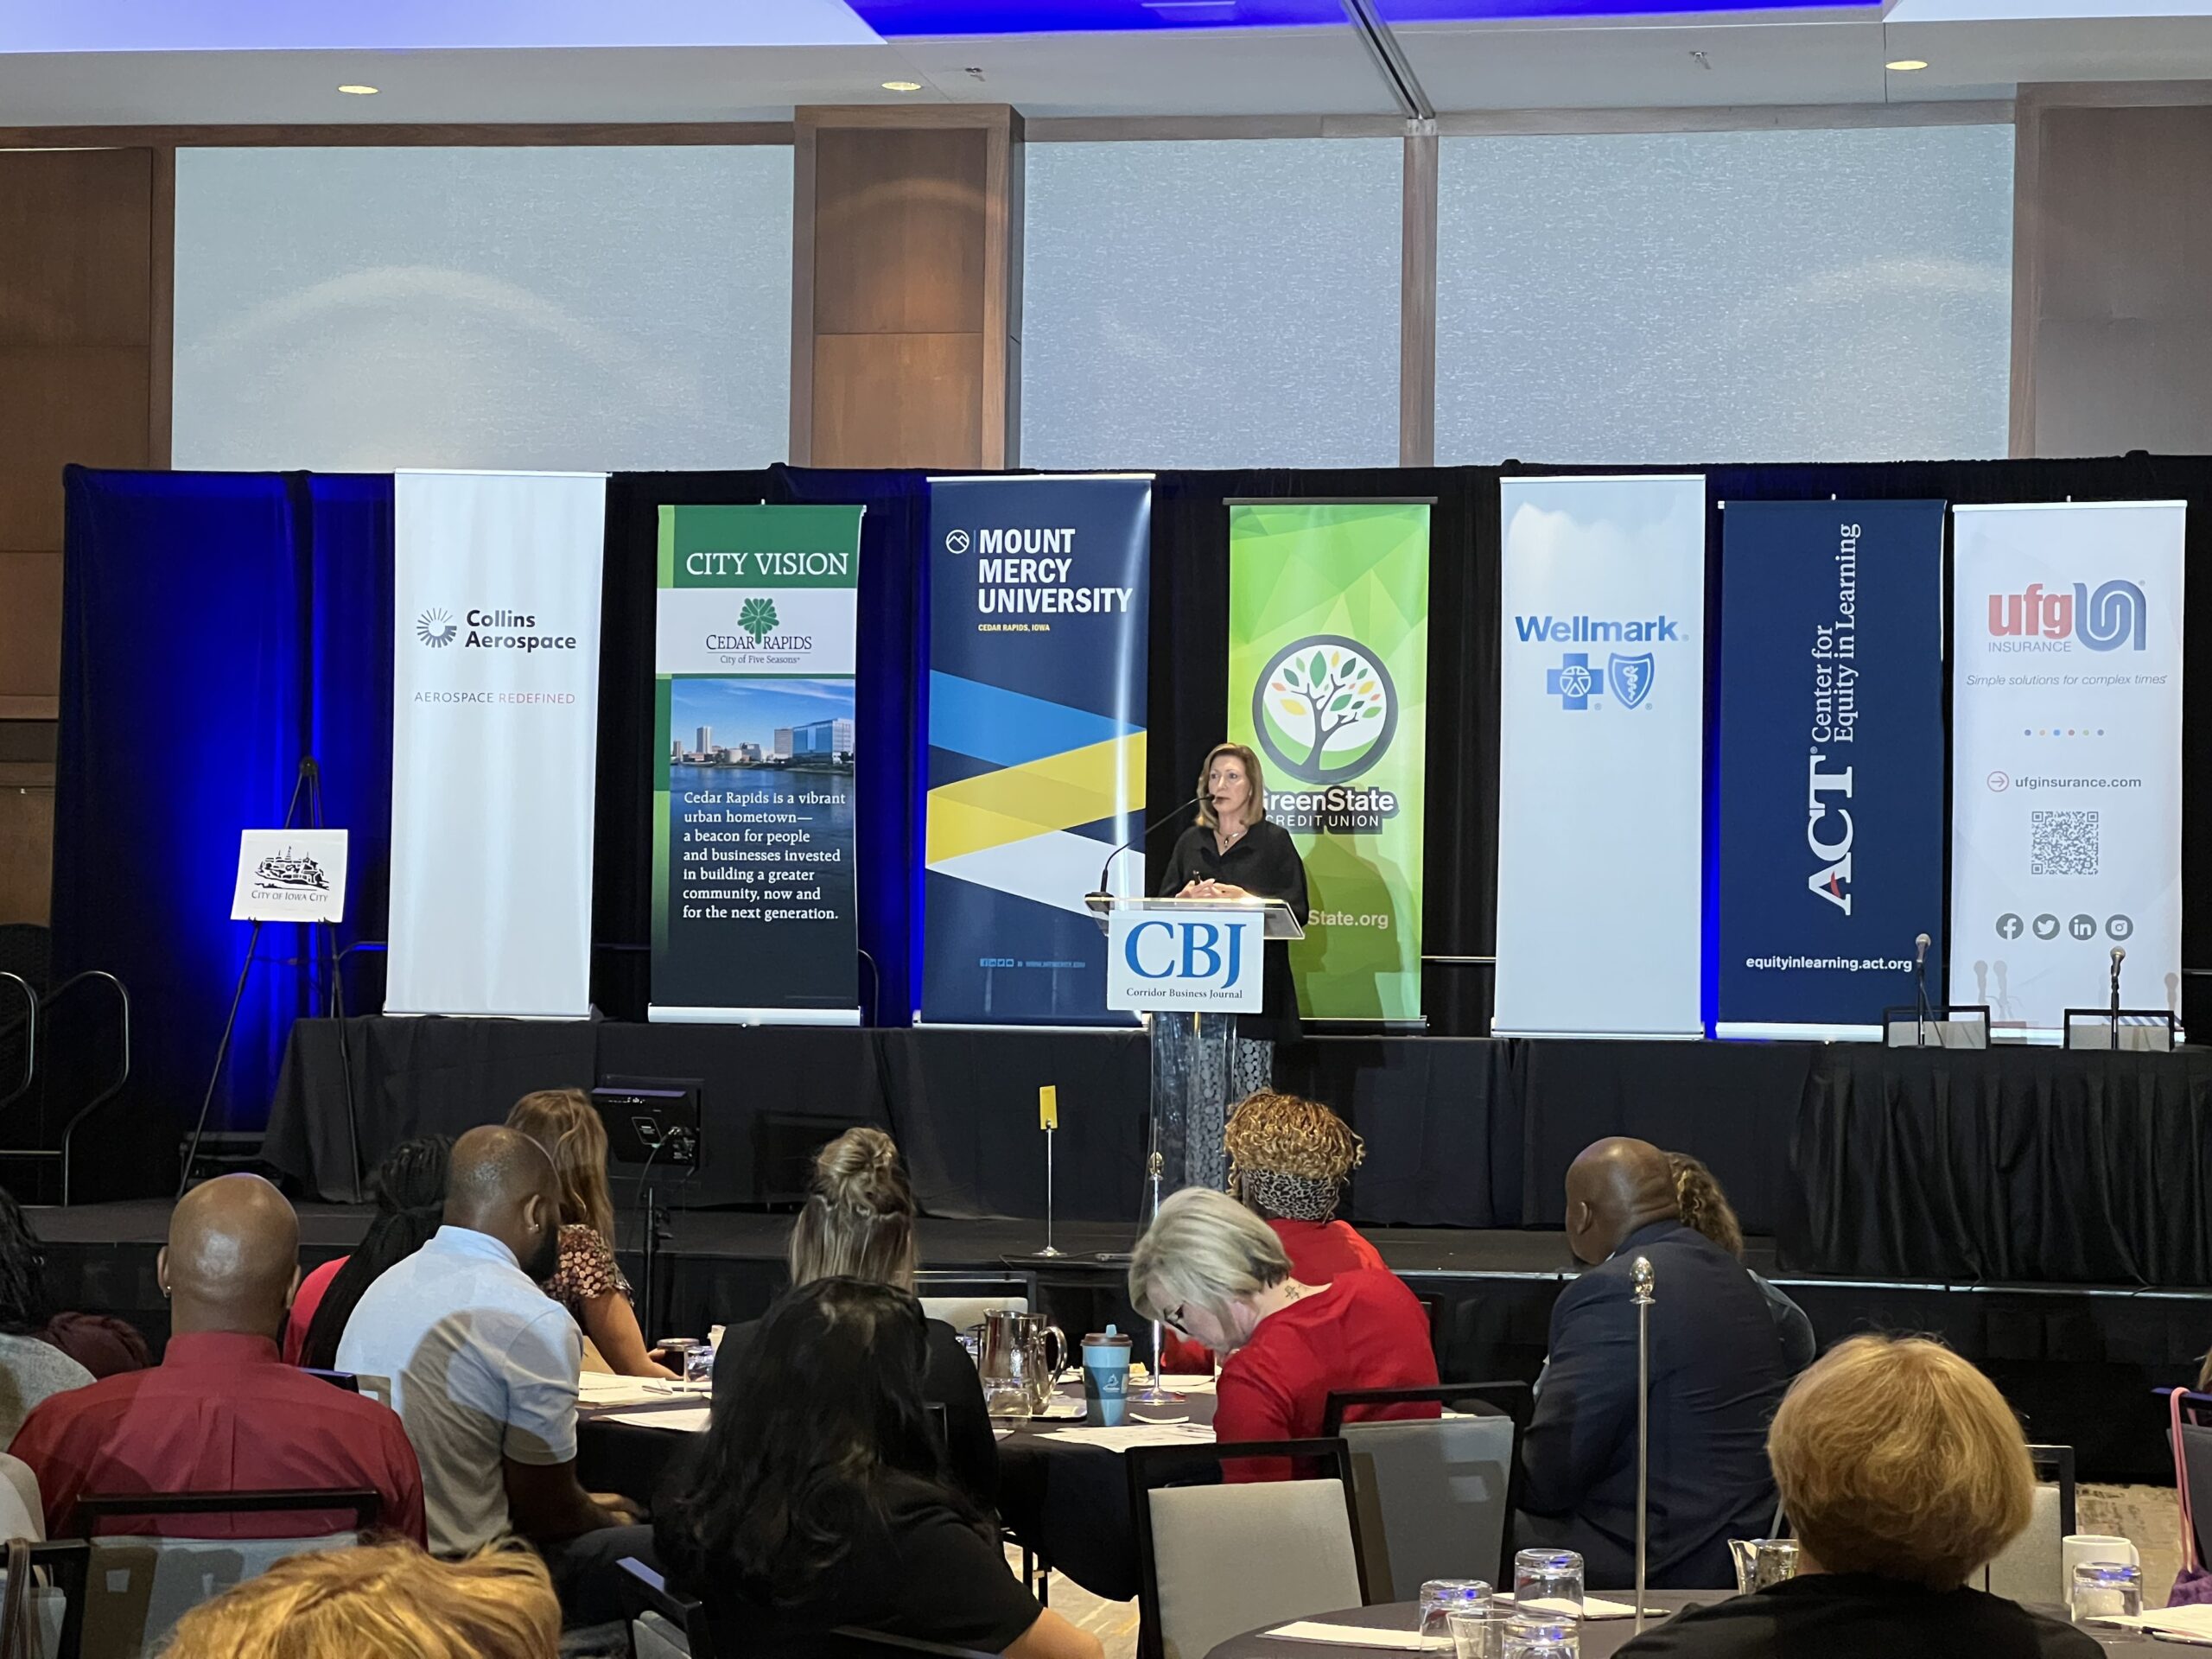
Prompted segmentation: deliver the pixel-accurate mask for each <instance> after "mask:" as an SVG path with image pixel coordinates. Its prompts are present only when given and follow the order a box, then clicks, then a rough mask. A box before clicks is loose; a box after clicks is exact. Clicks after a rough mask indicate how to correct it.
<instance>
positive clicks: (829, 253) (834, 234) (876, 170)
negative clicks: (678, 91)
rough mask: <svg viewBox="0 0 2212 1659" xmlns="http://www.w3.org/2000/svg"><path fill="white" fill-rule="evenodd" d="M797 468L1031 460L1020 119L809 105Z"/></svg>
mask: <svg viewBox="0 0 2212 1659" xmlns="http://www.w3.org/2000/svg"><path fill="white" fill-rule="evenodd" d="M794 135H795V143H796V145H797V156H796V165H795V167H794V168H793V177H794V180H795V189H796V192H797V198H796V200H795V203H794V208H795V211H794V213H793V215H792V237H793V246H792V258H791V271H792V293H791V459H792V460H793V461H798V462H800V463H802V464H811V465H814V466H817V467H1003V466H1007V465H1011V464H1012V463H1013V461H1014V456H1015V454H1017V453H1018V444H1019V440H1018V434H1017V426H1018V423H1019V419H1020V408H1019V391H1018V386H1017V385H1016V382H1017V380H1018V378H1019V376H1020V295H1021V280H1020V192H1021V166H1020V118H1019V117H1018V116H1016V115H1015V114H1014V111H1012V110H1010V109H1008V108H1007V107H1005V106H1004V105H950V106H946V105H940V106H938V107H935V108H927V109H914V110H906V109H885V108H880V107H874V106H870V107H866V108H855V109H820V110H801V111H798V119H797V121H796V123H795V124H794Z"/></svg>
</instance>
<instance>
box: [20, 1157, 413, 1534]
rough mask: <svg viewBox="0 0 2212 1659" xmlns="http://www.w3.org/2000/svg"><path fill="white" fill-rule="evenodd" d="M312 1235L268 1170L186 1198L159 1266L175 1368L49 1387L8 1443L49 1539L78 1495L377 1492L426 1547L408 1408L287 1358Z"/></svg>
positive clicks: (283, 1520)
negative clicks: (284, 1345)
mask: <svg viewBox="0 0 2212 1659" xmlns="http://www.w3.org/2000/svg"><path fill="white" fill-rule="evenodd" d="M299 1245H300V1224H299V1217H297V1216H296V1215H295V1214H294V1213H293V1211H292V1206H291V1205H290V1203H289V1202H288V1201H287V1200H286V1198H285V1197H284V1195H283V1193H281V1192H278V1191H277V1189H276V1188H275V1187H273V1186H271V1185H270V1184H269V1183H268V1182H267V1181H264V1180H263V1179H261V1178H260V1177H259V1176H258V1175H225V1176H222V1177H220V1178H219V1179H215V1180H212V1181H208V1182H207V1183H205V1184H204V1185H200V1186H198V1187H195V1188H194V1189H193V1191H192V1192H189V1193H188V1194H187V1195H186V1196H185V1198H183V1199H182V1201H181V1202H180V1203H179V1204H178V1205H177V1206H176V1209H175V1212H174V1213H173V1214H172V1215H171V1216H170V1217H169V1241H168V1245H167V1246H166V1247H165V1248H164V1249H162V1254H161V1258H160V1260H159V1262H157V1263H156V1267H155V1273H156V1277H157V1278H158V1280H159V1281H160V1283H161V1287H162V1295H164V1296H166V1297H168V1299H169V1327H170V1331H171V1333H172V1334H171V1335H170V1337H169V1343H168V1351H167V1352H166V1353H164V1354H163V1355H162V1363H160V1364H159V1365H157V1366H156V1367H154V1368H153V1369H152V1370H143V1371H130V1372H127V1373H125V1374H124V1375H122V1376H111V1377H106V1378H104V1379H103V1380H101V1381H99V1382H97V1383H92V1385H91V1386H90V1387H89V1388H82V1389H71V1390H70V1391H69V1392H67V1393H66V1394H57V1395H53V1396H51V1397H50V1398H48V1400H47V1401H45V1402H43V1403H42V1404H41V1405H40V1406H39V1407H38V1408H36V1409H35V1410H34V1411H33V1412H32V1413H31V1414H30V1416H29V1418H28V1419H27V1420H26V1421H24V1424H23V1426H22V1429H21V1430H20V1431H18V1433H16V1440H15V1444H14V1445H13V1446H11V1447H10V1451H12V1452H14V1453H15V1455H16V1457H18V1458H21V1459H22V1460H23V1461H24V1462H25V1463H27V1464H29V1465H30V1466H31V1468H32V1470H33V1471H35V1473H36V1474H37V1476H38V1486H39V1495H40V1497H41V1501H42V1502H43V1503H44V1505H45V1508H46V1528H47V1532H48V1535H51V1536H55V1537H66V1536H68V1535H72V1534H73V1532H76V1531H79V1530H82V1529H79V1528H77V1527H76V1525H75V1521H74V1517H75V1512H76V1509H77V1500H78V1499H79V1498H80V1497H93V1496H98V1497H126V1496H137V1495H139V1494H143V1493H154V1492H185V1491H191V1492H238V1491H272V1490H283V1489H314V1488H334V1487H366V1488H368V1489H369V1490H371V1491H374V1492H376V1493H377V1494H378V1496H379V1497H381V1498H382V1499H383V1500H384V1501H383V1505H382V1509H381V1510H380V1512H379V1513H378V1516H376V1517H375V1519H374V1520H373V1521H372V1522H371V1524H372V1526H374V1527H376V1528H378V1529H381V1530H385V1531H390V1532H397V1533H400V1534H402V1535H405V1536H406V1537H409V1538H411V1539H413V1540H414V1541H416V1543H418V1544H419V1543H422V1542H423V1541H424V1537H425V1534H424V1529H423V1477H422V1471H420V1469H419V1468H418V1467H417V1466H416V1461H415V1450H414V1448H413V1447H412V1446H410V1445H409V1444H408V1441H407V1431H406V1430H405V1429H404V1427H401V1425H400V1421H399V1419H398V1417H397V1415H396V1414H393V1413H392V1411H391V1409H390V1408H387V1407H385V1406H382V1405H379V1404H378V1403H377V1402H375V1401H373V1400H370V1399H365V1398H364V1397H363V1396H361V1395H358V1394H351V1393H348V1392H346V1390H345V1389H338V1388H334V1387H332V1386H331V1384H329V1383H326V1382H324V1381H323V1380H322V1379H321V1377H318V1376H309V1375H308V1373H307V1372H304V1371H300V1370H294V1369H293V1368H292V1367H290V1366H289V1365H286V1364H285V1363H283V1359H282V1358H281V1357H279V1355H278V1354H277V1343H276V1339H275V1337H274V1336H273V1334H272V1333H273V1332H276V1331H277V1329H278V1328H279V1327H280V1326H281V1325H283V1321H284V1309H285V1306H286V1305H287V1304H288V1303H289V1301H290V1300H291V1298H292V1294H293V1292H294V1291H295V1290H296V1288H297V1287H298V1285H299V1280H300V1271H299ZM352 1526H353V1516H352V1514H351V1512H350V1511H346V1510H331V1511H325V1512H302V1511H297V1510H283V1511H279V1512H275V1513H270V1514H264V1515H236V1516H227V1515H219V1514H216V1515H181V1516H143V1517H140V1516H122V1517H118V1518H117V1519H116V1520H114V1521H112V1522H107V1523H105V1530H107V1531H110V1532H119V1533H156V1534H165V1535H174V1536H182V1537H194V1538H290V1537H312V1536H315V1535H321V1534H324V1533H333V1532H341V1531H345V1530H346V1529H349V1528H351V1527H352Z"/></svg>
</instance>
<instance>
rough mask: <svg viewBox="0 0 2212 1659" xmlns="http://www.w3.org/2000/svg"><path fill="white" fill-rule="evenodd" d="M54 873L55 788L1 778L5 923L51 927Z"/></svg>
mask: <svg viewBox="0 0 2212 1659" xmlns="http://www.w3.org/2000/svg"><path fill="white" fill-rule="evenodd" d="M4 770H7V769H6V768H0V771H4ZM51 775H52V774H51V769H48V778H49V779H50V778H51ZM53 868H54V785H53V784H52V782H51V781H48V782H46V783H43V784H13V783H10V782H8V781H6V779H4V778H0V923H4V922H37V923H40V924H41V925H43V924H44V923H45V921H46V919H47V917H48V906H49V904H50V903H51V894H52V890H53V885H54V883H53V878H52V874H51V872H52V870H53Z"/></svg>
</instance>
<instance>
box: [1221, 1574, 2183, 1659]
mask: <svg viewBox="0 0 2212 1659" xmlns="http://www.w3.org/2000/svg"><path fill="white" fill-rule="evenodd" d="M1592 1593H1593V1594H1597V1595H1601V1596H1605V1597H1606V1598H1608V1599H1618V1600H1622V1601H1626V1600H1628V1599H1630V1598H1629V1596H1628V1594H1627V1592H1624V1591H1616V1590H1599V1591H1596V1592H1592ZM1721 1599H1723V1592H1720V1591H1717V1590H1649V1591H1646V1592H1644V1597H1643V1605H1644V1606H1645V1607H1646V1608H1647V1609H1664V1610H1665V1611H1668V1612H1669V1613H1676V1612H1680V1611H1682V1609H1684V1608H1686V1607H1700V1606H1704V1605H1707V1604H1708V1603H1711V1602H1715V1601H1719V1600H1721ZM2041 1611H2044V1612H2047V1613H2050V1614H2052V1615H2053V1616H2054V1617H2056V1616H2057V1615H2058V1610H2057V1609H2056V1608H2051V1607H2046V1608H2044V1609H2042V1610H2041ZM1312 1618H1313V1620H1314V1621H1315V1622H1316V1623H1318V1624H1363V1625H1366V1626H1368V1627H1370V1629H1374V1630H1414V1629H1416V1628H1418V1627H1419V1625H1420V1624H1421V1604H1420V1603H1419V1602H1415V1601H1397V1602H1389V1603H1386V1604H1383V1605H1378V1606H1374V1607H1353V1608H1350V1609H1348V1610H1346V1611H1344V1612H1340V1613H1315V1614H1313V1615H1312ZM1288 1622H1289V1621H1288V1620H1287V1619H1280V1618H1278V1619H1271V1620H1270V1621H1268V1626H1267V1628H1268V1630H1274V1629H1276V1628H1278V1627H1279V1626H1281V1625H1283V1624H1287V1623H1288ZM1643 1628H1644V1629H1645V1630H1649V1629H1651V1628H1652V1622H1651V1621H1650V1620H1649V1619H1648V1618H1647V1619H1646V1620H1645V1621H1644V1625H1643ZM1635 1634H1636V1621H1635V1620H1634V1619H1632V1618H1605V1619H1593V1620H1592V1621H1591V1622H1589V1623H1587V1624H1584V1625H1583V1627H1582V1659H1612V1656H1613V1655H1614V1654H1616V1653H1618V1651H1619V1650H1620V1649H1622V1648H1624V1647H1625V1646H1626V1645H1627V1644H1628V1641H1629V1638H1630V1637H1632V1636H1634V1635H1635ZM2089 1634H2090V1635H2092V1636H2094V1637H2096V1638H2097V1641H2098V1643H2099V1644H2100V1645H2101V1647H2103V1649H2104V1650H2105V1651H2106V1652H2107V1653H2111V1654H2126V1655H2129V1656H2135V1655H2149V1654H2152V1653H2164V1654H2171V1653H2173V1652H2175V1651H2177V1649H2173V1648H2171V1647H2168V1646H2166V1645H2165V1644H2164V1643H2158V1642H2153V1641H2152V1640H2150V1639H2149V1638H2147V1637H2137V1636H2123V1635H2121V1634H2120V1633H2119V1632H2117V1631H2114V1632H2112V1633H2110V1634H2105V1633H2101V1632H2099V1631H2096V1630H2091V1631H2090V1632H2089ZM1405 1651H1406V1650H1405V1649H1403V1648H1383V1647H1374V1648H1360V1647H1352V1646H1350V1645H1345V1646H1343V1647H1338V1646H1337V1645H1335V1644H1334V1643H1321V1642H1285V1641H1282V1640H1280V1639H1273V1640H1271V1639H1270V1638H1268V1637H1267V1636H1265V1635H1263V1634H1262V1633H1261V1632H1260V1631H1258V1630H1252V1631H1249V1632H1248V1633H1247V1634H1245V1635H1243V1636H1239V1637H1233V1638H1231V1639H1230V1640H1229V1641H1227V1642H1224V1643H1222V1644H1221V1645H1220V1646H1219V1647H1217V1648H1216V1649H1214V1650H1213V1651H1212V1652H1211V1653H1210V1654H1208V1655H1207V1656H1206V1659H1403V1655H1404V1653H1405Z"/></svg>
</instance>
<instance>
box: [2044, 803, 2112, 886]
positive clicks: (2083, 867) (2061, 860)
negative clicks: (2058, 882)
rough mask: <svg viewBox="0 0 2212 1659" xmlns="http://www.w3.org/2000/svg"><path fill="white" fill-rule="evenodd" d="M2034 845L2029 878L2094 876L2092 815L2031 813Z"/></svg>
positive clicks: (2095, 861) (2094, 843) (2091, 813)
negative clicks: (2035, 876) (2038, 876)
mask: <svg viewBox="0 0 2212 1659" xmlns="http://www.w3.org/2000/svg"><path fill="white" fill-rule="evenodd" d="M2028 824H2029V830H2030V833H2031V835H2032V836H2034V838H2035V845H2034V848H2033V849H2032V850H2031V853H2030V855H2029V856H2030V858H2031V861H2032V862H2031V865H2030V868H2029V870H2028V874H2030V875H2094V874H2096V873H2097V815H2096V814H2095V813H2094V812H2031V813H2029V814H2028Z"/></svg>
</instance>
